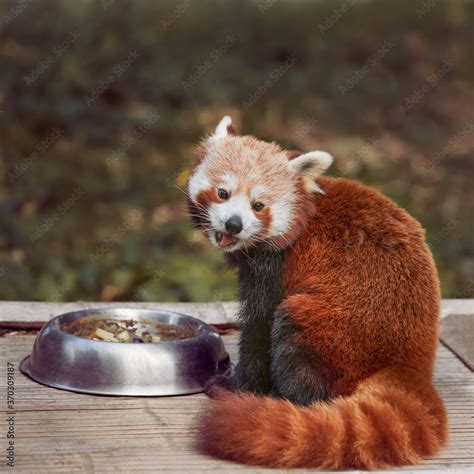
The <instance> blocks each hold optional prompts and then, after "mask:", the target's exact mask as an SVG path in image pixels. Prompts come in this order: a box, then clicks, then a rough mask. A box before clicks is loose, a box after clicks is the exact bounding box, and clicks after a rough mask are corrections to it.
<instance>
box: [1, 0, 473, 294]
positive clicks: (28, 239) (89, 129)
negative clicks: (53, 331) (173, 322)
mask: <svg viewBox="0 0 474 474" xmlns="http://www.w3.org/2000/svg"><path fill="white" fill-rule="evenodd" d="M473 15H474V8H473V2H470V1H442V0H439V1H436V0H431V1H428V0H425V1H408V0H407V1H402V0H397V1H391V0H388V1H387V0H385V1H353V0H346V1H343V2H335V1H314V2H311V1H303V0H299V1H283V0H281V1H271V0H262V1H260V0H253V1H230V0H229V1H217V0H215V1H211V0H200V1H198V0H181V1H177V2H171V1H159V2H157V1H152V0H135V1H118V0H117V1H114V0H103V1H86V0H76V1H70V0H68V1H66V0H65V1H60V0H56V1H53V0H49V1H46V0H44V1H42V2H32V1H28V0H19V1H4V2H2V3H0V298H1V299H11V300H50V301H67V300H91V301H93V300H103V301H113V300H115V301H120V300H122V301H123V300H136V301H213V300H227V299H233V298H235V289H236V283H235V277H234V275H233V272H232V271H230V270H227V269H226V267H225V265H224V261H223V258H222V255H221V254H220V253H219V252H218V251H217V250H215V249H213V248H211V247H210V245H209V244H208V243H207V242H206V241H205V240H204V239H203V237H202V236H201V235H200V233H199V232H198V231H196V230H194V229H193V228H192V226H191V224H190V221H189V219H188V217H187V215H186V207H185V195H184V193H183V192H182V191H181V190H180V188H183V187H184V186H185V183H186V178H187V167H188V165H189V162H190V160H191V158H192V153H193V146H194V144H195V143H196V141H197V140H198V139H199V138H200V137H202V136H203V134H205V133H209V132H210V131H211V130H212V129H213V127H215V125H216V124H217V122H218V120H219V119H220V118H221V117H222V116H223V115H224V114H231V115H232V117H233V119H234V122H236V124H237V127H238V129H239V130H240V131H241V132H243V133H249V134H255V135H256V136H258V137H261V138H263V139H267V140H274V141H277V142H279V143H281V144H283V145H284V146H287V147H290V148H291V149H301V150H311V149H322V150H327V151H329V152H331V153H332V154H333V155H334V157H335V165H333V167H332V170H331V173H330V174H332V175H341V176H345V177H349V178H355V179H358V180H361V181H363V182H365V183H368V184H370V185H372V186H374V187H376V188H377V189H379V190H381V191H383V192H384V193H386V194H387V195H388V196H390V197H391V198H392V199H394V200H395V201H396V202H397V203H399V205H401V206H402V207H404V208H406V209H407V210H408V211H409V212H410V213H411V214H413V215H414V216H415V217H416V218H418V219H419V220H420V221H421V223H422V224H423V226H424V227H425V228H426V230H427V239H428V242H429V244H430V246H431V248H432V250H433V253H434V255H435V258H436V261H437V265H438V269H439V272H440V277H441V283H442V290H443V296H444V297H473V296H474V255H473V224H472V223H473V216H472V204H473V201H474V199H473V198H474V195H473V194H474V191H473V166H474V164H473V150H474V133H473V129H474V114H473V110H474V92H473V87H472V86H473V44H474V43H473Z"/></svg>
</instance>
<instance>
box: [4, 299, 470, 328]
mask: <svg viewBox="0 0 474 474" xmlns="http://www.w3.org/2000/svg"><path fill="white" fill-rule="evenodd" d="M112 307H116V308H145V309H165V310H169V311H177V312H182V313H186V314H189V315H191V316H195V317H196V318H199V319H202V320H203V321H205V322H206V323H210V324H232V323H236V322H237V318H236V314H237V309H238V303H236V302H234V301H229V302H213V303H139V302H117V303H103V302H100V303H99V302H84V301H77V302H72V303H53V302H37V301H2V302H1V304H0V322H2V321H17V322H20V321H49V320H50V319H51V318H54V317H55V316H57V315H58V314H61V313H65V312H67V311H76V310H80V309H91V308H112ZM449 314H474V299H457V300H456V299H446V300H443V301H442V311H441V316H442V317H445V316H447V315H449Z"/></svg>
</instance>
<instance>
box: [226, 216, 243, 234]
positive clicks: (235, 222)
mask: <svg viewBox="0 0 474 474" xmlns="http://www.w3.org/2000/svg"><path fill="white" fill-rule="evenodd" d="M242 227H243V225H242V219H241V218H240V217H239V216H232V217H230V218H229V219H228V220H227V222H226V223H225V230H226V231H227V232H229V234H232V235H235V234H238V233H239V232H240V231H241V230H242Z"/></svg>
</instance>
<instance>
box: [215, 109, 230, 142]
mask: <svg viewBox="0 0 474 474" xmlns="http://www.w3.org/2000/svg"><path fill="white" fill-rule="evenodd" d="M230 125H232V119H231V118H230V116H229V115H225V116H224V117H222V119H221V121H220V122H219V125H218V126H217V128H216V131H215V132H214V134H213V135H212V138H213V139H218V138H224V137H226V136H227V135H228V133H229V132H228V130H227V129H228V127H229V126H230Z"/></svg>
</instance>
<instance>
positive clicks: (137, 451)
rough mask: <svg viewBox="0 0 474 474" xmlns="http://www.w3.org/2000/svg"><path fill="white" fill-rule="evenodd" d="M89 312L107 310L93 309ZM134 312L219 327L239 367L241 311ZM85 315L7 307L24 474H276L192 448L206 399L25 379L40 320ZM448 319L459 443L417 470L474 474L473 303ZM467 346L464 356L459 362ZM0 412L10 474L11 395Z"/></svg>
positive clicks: (1, 309)
mask: <svg viewBox="0 0 474 474" xmlns="http://www.w3.org/2000/svg"><path fill="white" fill-rule="evenodd" d="M86 306H87V307H97V306H100V305H98V304H91V303H89V304H87V305H86ZM108 306H112V305H108ZM114 306H122V305H121V304H116V305H114ZM133 306H137V307H150V306H152V307H155V308H162V307H166V308H167V309H175V310H176V309H177V310H180V311H183V312H186V313H188V314H191V315H194V316H197V317H200V318H201V319H204V320H206V321H207V322H209V323H214V324H219V325H220V327H221V329H222V330H223V331H224V334H223V339H224V343H225V345H226V348H227V350H228V352H229V353H230V355H231V358H232V360H233V361H234V362H235V361H236V358H237V345H236V343H237V335H238V332H237V330H236V329H233V328H232V326H233V324H234V323H235V320H234V313H235V308H236V305H235V304H234V303H224V304H223V303H213V304H208V305H196V304H194V305H183V304H181V305H163V304H159V303H156V304H152V305H150V304H147V305H143V304H134V305H133ZM82 307H84V303H82V304H81V303H77V304H73V303H70V304H67V305H63V304H53V303H15V302H3V303H0V327H1V326H2V325H3V327H4V328H5V327H7V329H8V330H9V331H14V332H13V333H11V332H10V333H7V334H5V335H4V336H3V337H2V338H0V357H1V359H2V360H1V364H0V367H1V374H0V380H1V383H2V388H3V393H5V389H6V380H7V378H6V368H7V363H8V362H10V363H12V364H14V367H15V410H14V412H15V415H14V418H15V471H16V472H35V473H36V472H112V471H124V472H131V471H139V472H140V471H155V472H157V471H161V470H163V471H165V470H166V471H174V472H191V471H193V472H207V471H210V470H212V471H220V472H229V473H230V472H237V471H241V470H246V471H247V472H255V473H257V472H264V471H267V470H265V469H249V468H248V467H246V466H242V465H238V464H234V463H229V462H222V461H217V460H215V459H212V458H208V457H206V456H203V455H201V454H198V453H197V452H196V451H195V449H193V439H194V437H195V434H196V433H195V431H194V428H193V423H194V421H195V419H196V416H197V415H198V413H199V412H200V411H201V410H203V409H204V408H205V405H206V397H205V396H204V395H189V396H180V397H162V398H160V397H152V398H133V397H102V396H91V395H80V394H75V393H71V392H65V391H60V390H55V389H52V388H48V387H44V386H42V385H40V384H37V383H35V382H33V381H31V380H29V379H28V378H26V377H25V376H24V375H23V374H21V373H20V371H19V368H18V366H19V362H20V361H21V359H22V358H23V357H24V356H26V355H27V354H28V353H29V352H30V349H31V346H32V344H33V341H34V339H35V335H34V334H33V333H31V334H30V333H28V334H25V328H26V327H35V321H36V326H38V325H39V324H38V322H39V321H46V320H48V319H50V318H51V317H53V316H55V315H57V314H59V313H61V312H64V311H69V310H71V309H78V308H82ZM458 315H463V317H462V318H459V321H460V324H461V325H462V326H463V327H464V328H466V327H467V328H468V329H464V330H463V327H459V325H458V324H457V323H456V321H458V319H457V316H458ZM467 315H469V317H467ZM443 316H444V317H445V319H444V321H446V323H443V324H444V325H445V327H446V329H445V328H444V327H443V333H446V337H447V339H448V343H447V345H445V343H444V342H443V343H442V344H440V347H439V351H438V358H437V363H436V375H435V384H436V387H437V388H438V390H439V392H440V394H441V396H442V397H443V398H444V400H445V402H446V406H447V408H448V414H449V424H450V441H449V444H448V446H447V448H446V449H445V450H444V451H443V452H442V453H441V454H440V455H439V456H438V457H436V458H434V459H429V460H427V461H425V462H424V463H423V464H421V465H418V466H412V467H410V468H409V470H412V471H415V470H416V471H417V472H420V470H421V471H423V470H424V471H434V470H437V471H442V472H471V473H472V472H474V426H473V415H474V374H473V372H472V369H471V368H469V360H468V359H469V358H470V357H471V356H472V349H471V346H472V339H473V334H472V333H471V334H468V331H470V330H471V329H470V328H472V325H471V326H469V325H470V324H471V322H472V321H474V304H473V300H463V301H454V302H450V301H447V302H445V303H444V306H443ZM466 324H467V325H468V326H465V325H466ZM20 326H21V327H20ZM15 332H16V334H15ZM442 337H443V336H442ZM458 341H459V348H460V349H459V354H458V353H456V351H457V346H458ZM469 341H470V344H469ZM448 346H449V348H448ZM471 362H472V361H471ZM0 410H1V411H2V420H3V421H2V423H3V426H2V464H1V467H0V472H6V469H7V466H6V465H5V449H6V447H7V441H8V440H7V438H6V433H7V424H6V420H7V417H8V416H10V414H11V410H9V409H8V407H7V402H6V397H5V396H3V397H2V402H1V407H0ZM268 471H269V472H276V471H275V470H268ZM279 472H283V471H279ZM305 472H309V471H307V470H306V471H305Z"/></svg>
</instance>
